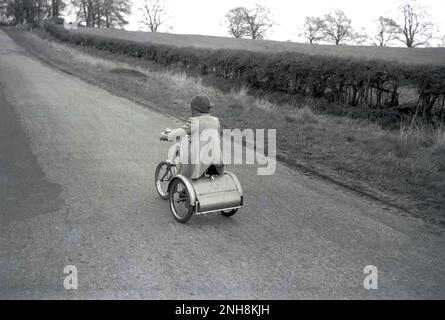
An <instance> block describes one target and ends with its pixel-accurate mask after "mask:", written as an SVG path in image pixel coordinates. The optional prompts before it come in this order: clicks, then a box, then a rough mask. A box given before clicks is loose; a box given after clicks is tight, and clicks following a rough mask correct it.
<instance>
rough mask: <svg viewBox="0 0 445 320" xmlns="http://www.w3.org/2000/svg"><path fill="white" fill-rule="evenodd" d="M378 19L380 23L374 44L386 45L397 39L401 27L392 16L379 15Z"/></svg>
mask: <svg viewBox="0 0 445 320" xmlns="http://www.w3.org/2000/svg"><path fill="white" fill-rule="evenodd" d="M377 21H378V25H377V32H376V35H375V36H374V45H376V46H379V47H386V46H387V45H388V43H389V42H391V41H392V40H395V39H397V33H398V31H399V27H398V25H397V23H396V22H395V21H394V20H393V19H391V18H386V17H379V19H378V20H377Z"/></svg>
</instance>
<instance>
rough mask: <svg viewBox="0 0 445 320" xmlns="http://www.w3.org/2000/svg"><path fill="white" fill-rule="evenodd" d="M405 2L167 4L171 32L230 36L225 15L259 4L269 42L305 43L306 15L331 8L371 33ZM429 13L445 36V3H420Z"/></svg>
mask: <svg viewBox="0 0 445 320" xmlns="http://www.w3.org/2000/svg"><path fill="white" fill-rule="evenodd" d="M402 1H403V0H367V1H363V0H219V1H218V0H166V2H167V4H168V13H169V19H168V25H169V26H170V29H169V30H167V29H165V28H161V30H159V31H169V32H173V33H183V34H205V35H215V36H227V28H226V27H225V26H224V16H225V13H226V12H227V11H228V10H229V9H231V8H234V7H237V6H252V5H253V4H255V3H259V4H261V5H263V6H266V7H268V8H270V10H271V11H272V13H273V20H274V21H275V22H276V23H277V25H276V26H274V27H273V29H272V30H271V31H270V32H269V33H268V34H267V39H272V40H292V41H302V40H303V39H301V38H299V36H298V34H299V33H300V31H299V30H298V26H300V25H301V24H302V23H303V22H304V18H305V17H306V16H316V15H322V14H324V13H325V12H326V11H328V10H329V9H331V8H337V9H340V10H343V11H344V12H345V13H346V15H347V16H349V17H350V18H351V19H352V23H353V26H354V27H355V28H356V29H357V30H360V29H361V28H364V29H365V30H368V31H369V32H371V31H372V30H374V29H375V20H376V19H378V17H379V16H381V15H387V16H391V17H392V16H394V15H395V12H397V8H398V6H399V5H400V4H401V3H402ZM417 2H418V3H419V4H422V5H424V6H425V7H426V8H427V10H428V12H429V13H430V15H431V17H432V20H433V21H434V22H435V23H436V24H437V26H438V28H439V30H440V34H441V35H444V34H445V19H444V14H445V0H417ZM142 3H143V0H133V13H132V16H131V17H130V18H129V22H130V23H129V25H127V26H126V27H125V29H128V30H140V29H141V25H140V24H139V23H138V22H139V21H140V20H141V13H140V11H139V10H138V8H139V7H140V6H141V4H142Z"/></svg>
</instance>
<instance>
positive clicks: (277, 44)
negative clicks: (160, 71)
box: [70, 28, 445, 65]
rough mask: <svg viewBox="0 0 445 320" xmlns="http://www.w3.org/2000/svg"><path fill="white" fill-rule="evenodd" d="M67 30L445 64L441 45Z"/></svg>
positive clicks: (142, 39) (193, 44)
mask: <svg viewBox="0 0 445 320" xmlns="http://www.w3.org/2000/svg"><path fill="white" fill-rule="evenodd" d="M70 32H80V33H89V34H95V35H100V36H105V37H112V38H118V39H125V40H132V41H137V42H151V43H156V44H165V45H172V46H177V47H198V48H210V49H242V50H252V51H265V52H281V51H294V52H299V53H304V54H309V55H327V56H342V57H355V58H362V59H381V60H390V61H398V62H401V63H408V64H430V63H431V64H442V65H445V48H415V49H407V48H381V47H365V46H331V45H310V44H303V43H296V42H290V41H271V40H250V39H234V38H226V37H213V36H201V35H180V34H172V33H160V32H158V33H151V32H140V31H125V30H119V29H98V28H80V29H78V30H71V31H70Z"/></svg>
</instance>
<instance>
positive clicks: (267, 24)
mask: <svg viewBox="0 0 445 320" xmlns="http://www.w3.org/2000/svg"><path fill="white" fill-rule="evenodd" d="M243 12H244V19H245V20H246V23H247V26H248V28H249V36H250V37H251V38H252V39H263V38H264V36H265V35H266V32H267V31H268V30H269V29H270V28H271V27H272V26H273V22H272V20H270V16H271V12H270V10H269V9H268V8H266V7H263V6H261V5H259V4H255V7H254V8H252V9H248V8H244V7H243Z"/></svg>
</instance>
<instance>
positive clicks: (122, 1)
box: [70, 0, 131, 28]
mask: <svg viewBox="0 0 445 320" xmlns="http://www.w3.org/2000/svg"><path fill="white" fill-rule="evenodd" d="M70 5H71V7H72V8H73V9H74V10H75V11H76V16H77V21H78V22H83V23H85V25H86V26H87V27H98V28H102V27H104V28H110V27H116V26H120V27H121V26H123V25H125V24H128V21H127V19H126V16H127V15H129V14H130V13H131V2H130V0H70Z"/></svg>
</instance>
